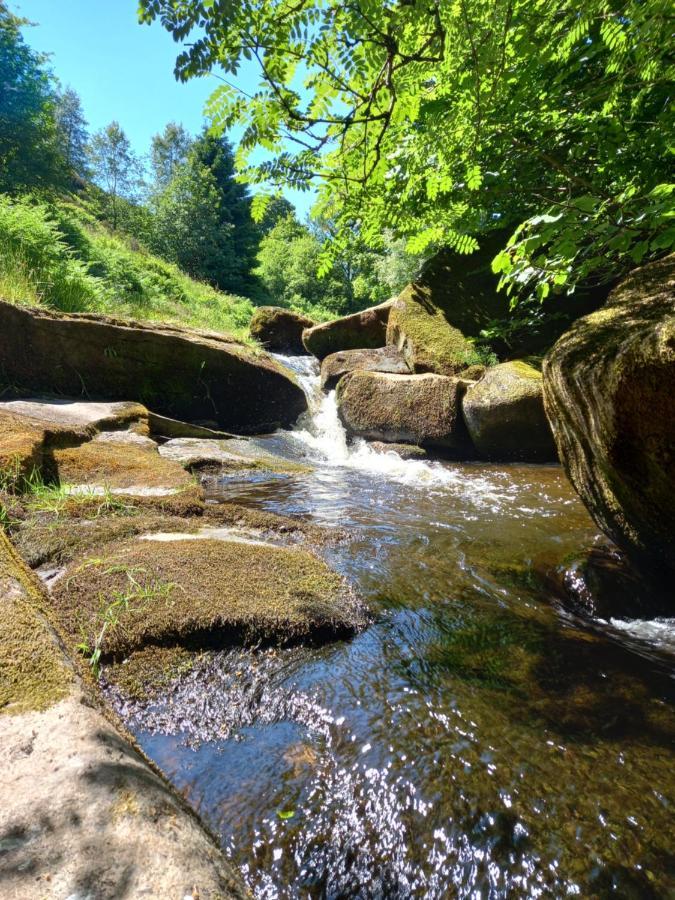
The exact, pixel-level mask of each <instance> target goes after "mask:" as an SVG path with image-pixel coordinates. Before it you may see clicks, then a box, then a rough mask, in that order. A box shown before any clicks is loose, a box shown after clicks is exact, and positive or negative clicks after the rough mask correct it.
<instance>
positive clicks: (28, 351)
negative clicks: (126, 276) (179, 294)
mask: <svg viewBox="0 0 675 900" xmlns="http://www.w3.org/2000/svg"><path fill="white" fill-rule="evenodd" d="M0 366H1V367H2V371H3V372H4V375H5V378H7V379H8V380H9V381H11V382H12V383H13V384H15V385H17V386H18V387H20V388H26V389H28V390H32V391H53V392H57V393H62V394H66V395H70V396H80V395H84V396H86V397H91V398H96V397H99V398H100V397H102V398H106V399H109V400H137V401H139V402H141V403H144V404H145V405H146V406H148V407H150V408H151V409H152V410H154V411H156V412H158V413H160V414H162V415H166V416H170V417H175V418H178V419H185V420H188V421H189V420H196V421H202V420H205V419H211V420H214V421H215V422H216V423H217V427H220V428H226V429H229V430H232V431H236V432H239V433H245V434H252V433H261V432H265V431H270V430H273V429H274V428H275V427H277V426H279V425H291V424H293V423H294V422H295V420H296V419H297V417H298V416H299V415H300V413H302V412H304V410H305V409H306V400H305V395H304V393H303V391H302V389H301V388H300V387H299V386H298V385H297V384H296V383H295V381H293V380H292V378H290V377H289V375H288V372H287V371H286V370H285V369H283V367H281V366H279V365H277V363H276V362H275V361H274V360H273V359H271V358H270V357H268V356H266V355H264V354H256V353H254V352H253V351H252V350H250V349H249V348H248V347H245V346H244V345H243V344H239V343H237V342H235V341H233V340H232V339H229V338H227V337H225V336H223V335H221V334H217V333H215V332H205V331H193V330H190V329H185V328H179V327H177V326H172V325H142V324H139V323H138V322H125V321H120V320H117V319H110V318H107V317H105V316H94V315H89V314H78V315H74V314H73V315H65V314H61V313H55V312H51V311H48V310H44V309H28V308H25V307H18V306H13V305H11V304H9V303H4V302H0Z"/></svg>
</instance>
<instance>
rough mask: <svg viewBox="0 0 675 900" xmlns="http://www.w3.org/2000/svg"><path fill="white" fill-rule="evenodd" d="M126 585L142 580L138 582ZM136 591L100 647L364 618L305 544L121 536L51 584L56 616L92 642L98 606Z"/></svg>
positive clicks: (263, 632) (120, 652) (306, 632)
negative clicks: (297, 546)
mask: <svg viewBox="0 0 675 900" xmlns="http://www.w3.org/2000/svg"><path fill="white" fill-rule="evenodd" d="M133 585H136V586H140V588H142V589H143V590H142V591H139V590H137V589H136V588H134V587H133ZM143 591H145V592H146V593H147V594H149V595H151V596H149V598H147V599H142V598H141V599H136V598H134V599H133V600H132V601H131V602H130V603H129V605H128V608H126V609H125V610H124V611H123V613H122V614H121V616H120V619H119V622H118V623H117V624H115V625H114V626H112V627H110V628H109V629H108V630H107V631H106V634H105V637H104V639H103V641H102V642H101V643H100V645H101V649H102V653H103V656H106V655H108V656H110V655H112V656H116V657H119V656H124V655H127V654H129V653H131V652H132V651H134V650H137V649H139V648H142V647H144V646H147V645H167V644H172V643H180V644H185V643H186V642H194V641H198V642H199V641H200V640H201V639H202V638H203V640H204V641H206V642H207V643H208V642H211V641H213V640H223V639H225V640H229V639H237V640H240V639H241V638H242V636H243V638H244V639H245V640H251V639H257V638H274V639H277V640H289V639H297V638H302V637H309V636H311V635H313V634H318V635H322V634H330V635H332V636H335V635H338V634H348V633H351V632H353V631H354V630H356V629H357V628H358V627H359V626H361V625H363V624H364V623H365V621H366V617H365V613H364V610H363V608H362V607H361V605H360V604H359V603H358V602H357V601H356V599H355V598H354V596H353V595H352V594H351V592H350V591H349V589H348V587H347V585H346V583H345V582H344V580H343V579H342V578H341V577H340V576H338V575H337V574H336V573H334V572H332V571H331V570H330V569H329V568H328V567H327V566H326V565H325V563H323V562H322V561H320V560H319V559H317V558H316V557H314V556H313V555H312V554H310V553H308V552H307V551H304V550H298V549H290V548H285V547H277V546H272V545H270V546H260V545H253V544H245V543H235V542H230V541H220V540H210V539H196V540H189V541H182V540H176V541H168V542H155V541H125V542H121V543H118V544H114V545H108V546H107V547H106V552H105V559H93V560H85V561H84V562H82V563H80V564H77V565H73V566H72V567H71V569H70V570H69V571H68V573H67V574H66V576H65V577H64V578H62V579H61V580H60V581H59V582H58V583H57V585H56V586H55V589H54V592H53V594H52V602H53V605H54V609H55V612H56V614H57V617H58V619H59V621H60V623H61V624H62V626H63V628H64V629H65V631H66V632H67V633H68V634H69V635H70V637H71V639H72V640H73V642H75V643H79V642H80V640H81V636H82V635H83V634H84V635H85V636H86V639H87V641H88V642H89V645H90V646H93V645H94V642H95V641H96V639H97V636H98V635H99V633H100V629H101V624H102V621H103V615H104V611H105V610H106V609H107V608H108V607H109V606H110V604H111V603H114V602H116V600H117V599H119V598H120V597H122V596H125V595H132V594H133V595H140V593H143Z"/></svg>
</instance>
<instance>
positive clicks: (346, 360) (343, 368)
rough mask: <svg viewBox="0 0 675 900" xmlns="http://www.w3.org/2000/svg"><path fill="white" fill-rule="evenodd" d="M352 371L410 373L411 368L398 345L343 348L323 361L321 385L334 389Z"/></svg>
mask: <svg viewBox="0 0 675 900" xmlns="http://www.w3.org/2000/svg"><path fill="white" fill-rule="evenodd" d="M350 372H389V373H391V374H392V375H409V374H410V369H409V368H408V364H407V363H406V361H405V359H404V358H403V355H402V354H401V353H400V352H399V351H398V350H397V349H396V347H377V348H376V349H374V350H341V351H340V352H339V353H331V354H330V355H329V356H327V357H326V358H325V359H324V360H323V362H322V363H321V387H322V388H323V390H324V391H332V390H333V389H334V388H335V387H337V383H338V381H339V380H340V379H341V378H342V377H343V375H348V374H349V373H350Z"/></svg>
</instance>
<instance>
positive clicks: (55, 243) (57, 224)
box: [0, 196, 254, 343]
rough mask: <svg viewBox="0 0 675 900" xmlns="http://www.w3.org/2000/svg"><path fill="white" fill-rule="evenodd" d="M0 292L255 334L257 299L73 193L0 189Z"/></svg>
mask: <svg viewBox="0 0 675 900" xmlns="http://www.w3.org/2000/svg"><path fill="white" fill-rule="evenodd" d="M0 298H2V299H4V300H8V301H9V302H11V303H16V304H22V305H41V306H46V307H48V308H50V309H56V310H60V311H62V312H94V313H104V314H106V315H112V316H117V317H121V318H131V319H138V320H141V321H149V322H153V321H161V322H171V323H175V324H180V325H185V326H190V327H195V328H204V329H208V330H212V331H219V332H223V333H226V334H230V335H232V337H234V338H236V339H238V340H241V341H245V342H249V343H250V342H251V338H250V336H249V334H248V323H249V321H250V319H251V316H252V314H253V311H254V306H253V304H252V303H251V301H250V300H248V299H246V298H245V297H237V296H234V295H229V294H223V293H221V292H219V291H217V290H215V289H214V288H212V287H210V286H209V285H207V284H204V283H201V282H198V281H195V280H194V279H192V278H189V277H188V276H187V275H185V274H184V273H182V272H181V271H180V269H178V268H177V267H176V266H174V265H172V264H170V263H167V262H165V261H164V260H161V259H159V258H158V257H156V256H153V255H152V254H151V253H149V252H148V251H147V250H146V249H145V248H144V247H143V246H142V245H141V244H139V243H138V242H137V241H135V240H134V239H133V238H130V237H129V236H126V235H123V234H121V233H120V232H116V233H112V232H110V231H109V230H108V229H107V228H106V226H105V225H103V224H102V223H101V222H99V221H98V220H97V219H96V217H95V215H93V214H92V212H91V211H90V210H89V209H88V208H87V205H86V202H84V201H83V200H82V199H80V198H77V197H74V196H73V197H69V198H65V199H62V200H59V201H54V202H52V203H49V204H47V203H45V202H38V201H36V200H34V199H32V198H30V197H27V198H22V199H12V198H10V197H7V196H0Z"/></svg>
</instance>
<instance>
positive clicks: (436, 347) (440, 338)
mask: <svg viewBox="0 0 675 900" xmlns="http://www.w3.org/2000/svg"><path fill="white" fill-rule="evenodd" d="M387 343H388V344H390V345H391V346H393V347H395V348H396V349H397V350H398V351H399V353H401V354H402V355H403V357H404V359H405V361H406V363H407V364H408V367H409V368H410V371H411V372H416V373H422V372H434V373H436V374H437V375H454V374H456V373H458V372H461V371H462V370H463V369H466V368H467V367H468V366H471V365H473V364H475V363H476V362H478V361H479V357H478V356H477V354H476V349H475V347H474V345H473V344H472V343H471V341H469V340H467V339H466V338H465V337H464V335H463V334H462V332H461V331H460V330H459V329H458V328H455V327H454V326H453V325H451V324H450V323H449V322H448V320H447V319H446V317H445V314H444V312H443V310H442V309H441V308H440V307H438V306H437V305H435V304H434V303H433V295H432V292H431V290H430V289H429V288H428V287H427V286H426V285H422V284H417V283H415V284H410V285H408V287H407V288H405V290H404V291H402V293H401V294H400V295H399V296H398V297H397V299H396V300H395V301H394V303H393V305H392V308H391V312H390V314H389V323H388V325H387Z"/></svg>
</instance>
